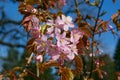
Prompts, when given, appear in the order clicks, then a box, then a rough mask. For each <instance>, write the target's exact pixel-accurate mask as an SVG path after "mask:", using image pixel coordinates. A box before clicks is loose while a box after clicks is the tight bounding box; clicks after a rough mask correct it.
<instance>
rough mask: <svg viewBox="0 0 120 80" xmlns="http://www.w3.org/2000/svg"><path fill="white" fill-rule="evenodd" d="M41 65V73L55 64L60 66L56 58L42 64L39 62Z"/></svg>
mask: <svg viewBox="0 0 120 80" xmlns="http://www.w3.org/2000/svg"><path fill="white" fill-rule="evenodd" d="M38 66H39V70H40V73H44V71H45V70H46V69H47V68H50V67H53V66H56V67H58V66H59V65H58V63H57V62H56V61H54V60H49V61H48V62H44V63H41V64H38Z"/></svg>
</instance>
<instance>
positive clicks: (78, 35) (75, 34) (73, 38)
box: [70, 29, 83, 44]
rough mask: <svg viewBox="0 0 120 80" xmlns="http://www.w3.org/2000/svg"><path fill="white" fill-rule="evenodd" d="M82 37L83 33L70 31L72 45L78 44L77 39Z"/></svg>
mask: <svg viewBox="0 0 120 80" xmlns="http://www.w3.org/2000/svg"><path fill="white" fill-rule="evenodd" d="M82 37H83V33H82V32H80V30H78V29H73V30H72V31H71V36H70V41H71V42H72V43H73V44H77V43H78V42H79V39H80V38H82Z"/></svg>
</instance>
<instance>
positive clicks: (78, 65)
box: [74, 55, 83, 75]
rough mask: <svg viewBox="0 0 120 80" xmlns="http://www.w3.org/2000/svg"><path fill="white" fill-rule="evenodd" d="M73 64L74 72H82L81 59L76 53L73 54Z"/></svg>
mask: <svg viewBox="0 0 120 80" xmlns="http://www.w3.org/2000/svg"><path fill="white" fill-rule="evenodd" d="M74 60H75V65H76V70H75V72H74V74H75V75H76V74H80V73H81V72H82V69H83V63H82V59H81V58H80V57H79V56H78V55H75V58H74Z"/></svg>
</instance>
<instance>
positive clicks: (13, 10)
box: [0, 0, 120, 56]
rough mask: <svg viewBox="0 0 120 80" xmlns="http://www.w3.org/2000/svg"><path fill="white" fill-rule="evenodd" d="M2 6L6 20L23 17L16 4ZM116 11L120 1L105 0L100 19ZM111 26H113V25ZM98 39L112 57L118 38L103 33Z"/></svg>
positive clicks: (108, 16) (108, 17) (106, 17)
mask: <svg viewBox="0 0 120 80" xmlns="http://www.w3.org/2000/svg"><path fill="white" fill-rule="evenodd" d="M1 5H3V3H0V6H1ZM4 6H5V8H4V10H5V11H6V15H7V18H10V19H13V20H18V21H19V20H21V19H22V17H23V16H22V15H21V14H20V13H19V12H18V3H15V4H13V3H12V2H10V3H4ZM118 9H120V0H116V3H112V0H105V1H104V4H103V7H102V10H104V11H107V14H106V15H105V16H103V17H102V19H103V20H108V19H110V17H111V16H112V14H114V13H116V12H117V10H118ZM8 14H9V15H8ZM111 25H112V26H114V25H113V24H111ZM98 39H100V40H101V41H102V43H103V44H104V48H103V50H104V51H105V52H106V53H109V54H110V55H111V56H112V55H113V53H114V50H115V47H116V44H117V40H118V37H115V36H113V35H111V33H110V32H108V33H103V35H102V36H101V37H98ZM0 52H1V51H0ZM2 52H4V51H2Z"/></svg>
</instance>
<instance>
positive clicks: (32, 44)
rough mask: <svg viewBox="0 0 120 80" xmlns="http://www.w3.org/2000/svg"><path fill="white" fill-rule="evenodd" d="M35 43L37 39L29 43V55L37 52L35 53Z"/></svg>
mask: <svg viewBox="0 0 120 80" xmlns="http://www.w3.org/2000/svg"><path fill="white" fill-rule="evenodd" d="M34 41H35V39H34V38H32V39H30V40H29V41H28V43H27V46H26V48H27V51H28V52H29V53H32V52H35V51H36V44H35V43H34Z"/></svg>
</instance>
